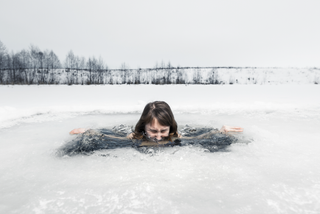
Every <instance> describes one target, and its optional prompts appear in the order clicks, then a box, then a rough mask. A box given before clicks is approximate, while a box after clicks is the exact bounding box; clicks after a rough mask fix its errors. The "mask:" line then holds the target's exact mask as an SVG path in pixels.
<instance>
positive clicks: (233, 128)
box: [179, 125, 243, 139]
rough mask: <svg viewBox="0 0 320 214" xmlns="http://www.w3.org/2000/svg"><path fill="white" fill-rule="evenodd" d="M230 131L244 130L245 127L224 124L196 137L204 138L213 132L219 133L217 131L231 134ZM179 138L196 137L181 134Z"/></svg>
mask: <svg viewBox="0 0 320 214" xmlns="http://www.w3.org/2000/svg"><path fill="white" fill-rule="evenodd" d="M228 132H243V128H241V127H237V126H225V125H224V126H222V127H221V129H220V130H217V129H215V130H212V131H210V132H208V133H204V134H201V135H198V136H197V137H196V138H200V139H202V138H207V137H209V136H210V135H212V134H217V133H222V134H226V135H229V134H230V133H228ZM179 138H183V139H193V138H195V137H184V136H181V135H180V134H179Z"/></svg>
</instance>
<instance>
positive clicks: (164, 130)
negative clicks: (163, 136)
mask: <svg viewBox="0 0 320 214" xmlns="http://www.w3.org/2000/svg"><path fill="white" fill-rule="evenodd" d="M149 129H150V130H151V131H158V130H157V129H153V128H149ZM166 130H168V128H166V129H161V130H160V131H166Z"/></svg>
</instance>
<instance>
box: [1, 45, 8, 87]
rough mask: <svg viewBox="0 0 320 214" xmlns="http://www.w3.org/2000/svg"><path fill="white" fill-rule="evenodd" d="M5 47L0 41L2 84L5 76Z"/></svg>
mask: <svg viewBox="0 0 320 214" xmlns="http://www.w3.org/2000/svg"><path fill="white" fill-rule="evenodd" d="M7 55H8V53H7V48H6V46H4V44H3V43H2V42H1V41H0V83H1V84H2V83H3V82H4V76H5V72H6V71H5V65H6V64H7V63H6V60H7Z"/></svg>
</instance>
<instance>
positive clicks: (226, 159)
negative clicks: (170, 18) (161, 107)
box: [0, 84, 320, 213]
mask: <svg viewBox="0 0 320 214" xmlns="http://www.w3.org/2000/svg"><path fill="white" fill-rule="evenodd" d="M319 92H320V88H319V86H318V85H311V84H310V85H292V84H291V85H166V86H160V85H104V86H0V98H1V99H0V100H1V101H0V146H1V150H0V162H1V164H0V192H1V194H0V212H1V213H213V212H214V213H319V212H320V181H319V177H320V171H319V170H318V168H319V163H320V156H319V153H320V132H319V127H320V99H319ZM154 100H164V101H166V102H167V103H169V104H170V106H171V107H172V110H173V112H174V114H175V117H176V120H177V122H178V124H179V126H180V127H182V126H184V125H186V124H190V125H192V126H213V127H220V126H221V125H223V124H226V125H237V126H242V127H243V128H244V130H245V131H244V133H242V134H239V135H238V136H239V137H241V138H246V139H250V140H251V143H249V144H241V143H239V144H234V145H232V146H230V148H229V150H228V152H217V153H207V152H204V151H203V150H202V149H201V148H199V147H181V148H167V149H163V150H162V151H160V152H157V153H155V154H154V155H153V156H150V155H146V154H141V153H139V152H137V151H135V150H134V149H131V148H130V149H129V148H128V149H116V150H109V151H105V152H103V154H106V156H99V155H91V156H77V157H64V158H61V157H57V156H56V155H55V152H56V151H57V149H58V148H59V147H60V146H61V145H63V144H64V143H65V142H67V141H68V140H70V139H72V138H73V136H69V134H68V132H69V131H70V130H72V129H73V128H77V127H88V128H100V127H107V128H112V127H113V126H114V125H119V124H128V125H134V124H135V123H136V121H137V120H138V118H139V116H140V114H141V112H142V110H143V107H144V106H145V104H146V103H147V102H150V101H154Z"/></svg>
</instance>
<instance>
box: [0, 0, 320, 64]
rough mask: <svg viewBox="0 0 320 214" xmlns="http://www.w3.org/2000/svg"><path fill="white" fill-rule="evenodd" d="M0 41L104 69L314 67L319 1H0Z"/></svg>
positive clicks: (319, 60) (319, 51) (318, 51)
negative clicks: (96, 62)
mask: <svg viewBox="0 0 320 214" xmlns="http://www.w3.org/2000/svg"><path fill="white" fill-rule="evenodd" d="M0 8H1V12H0V40H1V41H2V42H3V43H4V45H5V46H6V47H7V49H9V50H13V51H20V50H22V49H27V48H29V46H30V44H34V45H36V46H38V47H39V48H40V49H41V50H45V49H50V50H51V49H52V50H53V51H54V52H55V53H56V54H57V55H58V56H59V58H60V60H61V61H63V60H64V58H65V56H66V54H67V53H68V51H70V50H73V52H74V53H75V54H76V55H79V56H85V57H86V58H87V57H90V56H93V55H94V56H96V57H99V56H101V57H102V58H103V59H104V60H105V62H106V63H107V65H108V66H109V68H119V67H120V65H121V63H122V62H125V63H127V64H128V65H129V67H130V68H137V67H138V66H140V67H142V68H144V67H154V65H155V63H156V62H157V61H158V62H161V61H162V60H163V61H165V62H166V63H167V62H168V61H170V62H171V64H172V65H173V66H178V65H180V66H282V67H286V66H294V67H313V66H317V67H320V27H319V26H320V24H319V23H320V12H319V9H320V1H319V0H301V1H297V0H266V1H259V0H245V1H241V0H230V1H228V0H221V1H215V0H208V1H202V0H196V1H188V0H176V1H174V0H169V1H167V0H159V1H156V0H144V1H142V0H115V1H108V0H90V1H89V0H72V1H71V0H1V1H0Z"/></svg>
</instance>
